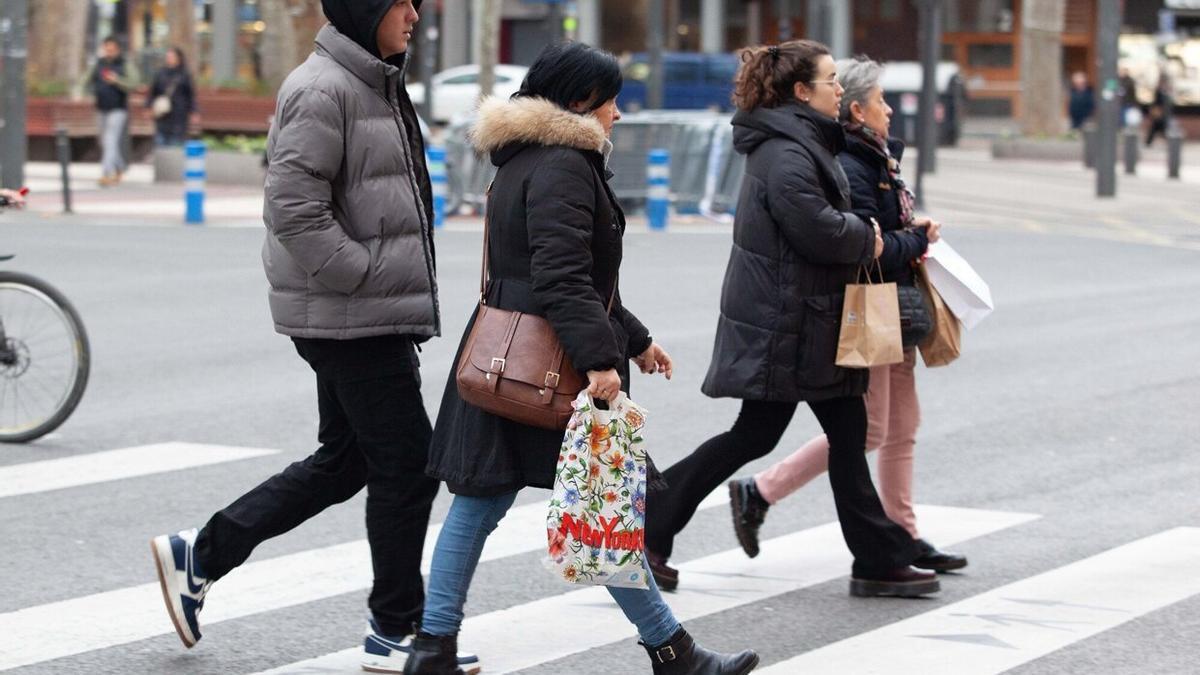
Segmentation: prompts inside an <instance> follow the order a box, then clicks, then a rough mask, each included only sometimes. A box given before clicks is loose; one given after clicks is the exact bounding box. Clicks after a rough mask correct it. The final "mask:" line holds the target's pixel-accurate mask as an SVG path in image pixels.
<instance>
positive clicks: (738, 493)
mask: <svg viewBox="0 0 1200 675" xmlns="http://www.w3.org/2000/svg"><path fill="white" fill-rule="evenodd" d="M729 508H730V509H731V510H732V511H733V532H734V534H736V535H737V540H738V543H739V544H741V545H742V550H743V551H745V552H746V555H748V556H750V557H751V558H753V557H755V556H757V555H758V528H760V527H762V524H763V520H765V519H766V517H767V509H769V508H771V505H770V504H768V503H767V500H765V499H763V498H762V495H760V494H759V493H758V486H757V485H756V484H755V483H754V479H753V478H742V479H740V480H731V481H729Z"/></svg>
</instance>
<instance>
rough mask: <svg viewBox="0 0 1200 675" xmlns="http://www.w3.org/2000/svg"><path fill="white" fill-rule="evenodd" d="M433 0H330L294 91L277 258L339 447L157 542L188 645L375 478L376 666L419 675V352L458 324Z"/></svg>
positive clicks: (279, 131) (281, 140) (275, 192)
mask: <svg viewBox="0 0 1200 675" xmlns="http://www.w3.org/2000/svg"><path fill="white" fill-rule="evenodd" d="M419 4H420V1H419V0H402V1H400V2H395V1H394V0H323V2H322V5H323V8H324V10H325V15H326V17H327V18H328V19H329V20H330V22H331V23H330V25H326V26H325V27H324V28H322V29H321V31H320V33H318V35H317V39H316V50H315V51H314V52H313V54H312V55H311V56H309V58H308V60H306V61H305V62H304V63H303V64H302V65H301V66H300V67H298V68H296V70H294V71H292V73H291V74H290V75H289V76H288V78H287V80H286V81H285V82H284V83H283V86H282V88H281V89H280V91H279V96H278V104H277V109H276V114H275V122H274V124H273V125H272V128H271V131H270V135H269V137H268V141H267V156H268V162H269V163H268V168H267V179H266V205H265V209H264V214H263V218H264V220H265V222H266V226H267V235H266V242H265V244H264V246H263V265H264V267H265V268H266V273H267V279H268V280H269V282H270V286H271V288H270V295H269V301H270V307H271V315H272V317H273V319H274V321H275V329H276V330H277V331H278V332H280V333H282V334H284V335H287V336H290V337H291V338H292V341H293V342H294V343H295V347H296V350H297V351H298V352H299V353H300V356H301V357H302V358H303V359H304V360H305V361H307V362H308V364H309V365H310V366H311V367H312V369H313V370H314V371H315V372H316V376H317V404H318V410H319V414H320V429H319V432H318V439H319V440H320V442H321V447H320V448H319V449H318V450H317V451H316V452H315V453H314V454H312V455H311V456H309V457H308V458H307V459H305V460H303V461H300V462H297V463H295V464H292V465H291V466H289V467H287V468H286V469H285V470H284V471H283V472H282V473H280V474H277V475H275V476H273V477H271V478H268V479H267V480H266V481H265V482H264V483H262V484H261V485H259V486H258V487H256V488H254V489H253V490H251V491H250V492H248V493H247V494H245V495H243V496H242V497H241V498H239V499H238V500H237V501H235V502H234V503H233V504H231V505H229V506H228V507H226V508H225V509H223V510H221V511H219V512H218V513H216V514H215V515H213V516H212V518H211V519H210V520H209V521H208V524H207V525H205V527H204V528H203V529H202V530H200V531H199V532H197V531H196V530H186V531H184V532H180V533H179V534H177V535H163V536H160V537H156V538H155V540H154V550H155V556H156V558H157V559H158V565H159V578H160V582H161V583H162V586H163V596H164V598H165V599H166V601H167V608H168V611H169V612H170V614H171V617H172V619H173V621H174V623H175V626H176V629H177V631H178V633H179V636H180V638H181V639H182V640H183V642H184V644H185V645H187V646H188V647H191V646H192V645H194V644H195V643H196V641H197V640H199V639H200V630H199V624H198V620H197V614H198V612H199V610H200V608H201V607H202V605H203V600H204V596H205V594H206V593H207V591H208V587H209V585H210V584H211V583H212V582H213V581H216V580H217V579H219V578H221V577H222V576H224V575H225V574H226V573H228V572H229V571H230V570H232V569H233V568H235V567H237V566H238V565H240V564H241V563H242V562H244V561H245V560H246V559H247V558H248V557H249V555H250V552H251V551H252V550H253V549H254V547H255V546H257V545H258V544H259V543H261V542H262V541H264V540H266V539H268V538H270V537H274V536H276V535H278V534H282V533H283V532H287V531H288V530H290V529H292V528H294V527H296V526H297V525H300V524H301V523H303V522H304V521H305V520H307V519H308V518H310V517H312V516H314V515H316V514H317V513H320V512H321V511H322V510H324V509H325V508H326V507H328V506H330V505H332V504H336V503H339V502H343V501H345V500H347V499H349V498H350V497H353V496H354V495H355V494H357V493H358V492H359V491H360V490H361V489H362V488H363V487H364V486H366V488H367V538H368V540H369V542H370V546H371V557H372V563H373V568H374V573H375V581H374V586H373V588H372V590H371V596H370V600H369V605H370V609H371V626H370V631H369V634H368V636H367V639H366V642H365V653H364V657H363V658H364V661H363V665H364V666H367V667H370V668H371V669H372V670H376V671H380V672H401V671H402V670H403V667H404V661H405V657H406V654H405V652H406V649H407V641H406V640H405V637H406V636H408V635H411V634H412V633H413V631H414V622H416V621H418V620H419V619H420V617H421V611H422V607H423V604H424V591H423V585H422V580H421V571H420V565H421V554H422V550H423V547H424V540H425V531H426V528H427V526H428V521H429V511H430V505H431V503H432V501H433V498H434V496H435V495H436V494H437V489H438V483H437V482H436V481H435V480H433V479H430V478H428V477H426V476H425V473H424V467H425V463H426V457H427V453H428V445H429V439H430V434H431V428H430V424H429V419H428V417H427V416H426V413H425V407H424V404H423V402H422V400H421V387H420V385H421V380H420V375H419V372H418V361H417V354H416V344H417V343H419V342H423V341H424V340H427V339H428V338H430V337H432V336H435V335H438V334H439V332H440V322H439V316H438V303H437V282H436V279H435V275H434V250H433V233H432V223H433V216H432V208H431V203H432V191H431V186H430V182H429V175H428V172H427V169H426V167H425V152H424V145H423V143H422V141H421V135H420V129H419V126H418V122H417V117H416V112H415V111H414V109H413V105H412V102H411V101H410V99H409V97H408V93H407V92H406V91H405V89H404V70H405V65H406V51H407V47H408V40H409V39H410V38H411V36H412V31H413V28H414V25H415V24H416V22H417V19H418V16H417V12H416V9H417V6H418V5H419ZM297 583H304V580H303V579H297ZM468 661H469V659H468ZM477 667H478V665H477V664H471V663H465V664H464V670H473V669H474V668H477Z"/></svg>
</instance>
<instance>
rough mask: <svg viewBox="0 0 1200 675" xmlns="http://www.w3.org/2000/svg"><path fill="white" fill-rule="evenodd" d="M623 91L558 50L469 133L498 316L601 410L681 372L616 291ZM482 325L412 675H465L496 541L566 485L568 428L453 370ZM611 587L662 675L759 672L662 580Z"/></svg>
mask: <svg viewBox="0 0 1200 675" xmlns="http://www.w3.org/2000/svg"><path fill="white" fill-rule="evenodd" d="M621 84H622V77H621V68H620V65H619V64H618V63H617V60H616V58H615V57H613V56H612V55H611V54H609V53H607V52H604V51H601V50H598V49H595V48H593V47H589V46H587V45H584V44H581V43H578V42H575V43H562V44H555V45H551V46H549V47H547V48H545V49H544V50H542V53H541V54H540V55H539V56H538V58H537V60H536V61H535V62H534V64H533V66H532V67H531V68H530V69H529V72H528V74H527V75H526V77H525V81H524V82H523V83H522V84H521V88H520V90H519V91H518V92H517V93H516V94H514V96H513V98H512V100H509V101H504V100H497V99H490V100H487V101H486V102H485V103H484V104H483V105H482V106H481V107H480V111H479V118H478V122H477V123H476V125H475V128H474V129H473V130H472V135H473V138H474V144H475V148H476V150H477V151H478V152H480V153H482V154H489V155H490V156H491V160H492V163H493V164H494V165H496V167H497V169H496V177H495V181H494V182H493V184H492V188H491V190H490V196H489V198H488V204H487V207H486V208H487V220H488V236H487V239H486V241H487V242H488V250H487V251H485V252H484V255H486V256H487V260H488V265H487V269H488V270H489V271H490V275H489V276H490V277H491V282H490V283H489V285H488V287H487V289H486V291H485V292H486V293H487V298H486V299H487V300H488V305H489V306H491V307H497V308H500V309H504V310H511V311H518V312H523V313H529V314H533V315H536V316H543V317H545V319H546V320H547V321H548V322H549V324H550V326H551V327H552V328H553V329H554V332H555V334H556V335H557V337H558V341H559V343H560V344H561V345H562V348H563V350H564V351H565V352H566V355H567V356H568V357H569V358H570V361H571V364H572V365H574V367H575V368H576V369H577V370H579V371H580V373H581V374H582V373H586V374H587V380H588V391H589V392H590V393H591V395H592V396H594V397H595V398H598V399H601V400H604V401H611V400H614V399H615V398H616V397H617V396H618V394H619V393H620V392H621V391H628V390H629V361H630V360H633V361H634V362H635V363H636V364H637V365H638V367H639V368H640V369H641V371H642V372H644V373H655V372H658V373H663V374H665V375H666V376H667V377H670V375H671V368H672V365H671V357H670V356H668V355H667V353H666V352H665V351H663V349H662V348H661V347H660V346H658V344H657V343H656V342H655V341H654V340H653V338H651V337H650V331H649V330H647V329H646V327H645V326H644V325H643V324H642V322H641V321H639V320H638V318H637V317H636V316H634V314H633V313H632V312H631V311H630V310H629V309H628V308H627V307H626V306H625V304H624V302H623V301H622V298H621V294H620V293H619V292H618V290H617V279H618V277H619V271H620V268H621V259H622V255H623V244H622V239H623V237H624V234H625V216H624V215H623V213H622V211H621V206H620V204H619V203H618V202H617V199H616V195H615V194H614V193H613V190H612V188H611V187H610V186H609V184H608V180H609V178H610V176H611V174H610V173H609V171H608V167H607V157H608V155H609V153H610V152H611V151H612V143H611V142H610V141H609V135H610V134H611V133H612V126H613V123H615V122H616V121H617V120H619V119H620V118H621V113H620V112H619V110H618V109H617V94H618V93H620V91H621ZM610 298H611V301H610ZM610 302H611V305H610ZM610 306H611V312H610V311H609V308H610ZM476 319H477V316H472V318H471V320H470V322H469V323H468V325H467V327H466V329H465V330H464V331H463V338H462V342H461V343H460V345H459V352H458V355H457V356H455V359H454V361H453V362H452V365H451V369H450V376H449V379H448V381H447V383H446V389H445V393H444V394H443V395H442V404H441V408H440V409H439V411H438V419H437V425H436V428H435V430H434V434H433V445H432V447H431V449H430V453H429V454H430V461H429V473H430V475H432V476H434V477H436V478H439V479H442V480H444V481H446V485H447V487H449V489H450V491H451V492H453V493H454V501H453V502H452V503H451V505H450V512H449V513H448V514H447V515H446V520H445V522H443V523H442V530H441V533H440V534H439V535H438V541H437V547H436V548H435V549H434V552H433V561H432V564H431V566H430V575H429V601H428V602H427V603H426V605H425V615H424V617H423V618H422V620H421V632H420V633H419V634H418V636H417V639H416V642H415V651H414V654H413V656H412V658H411V659H410V660H409V663H408V667H407V668H405V670H404V672H405V673H407V674H409V675H453V674H454V673H458V672H461V671H458V670H456V669H455V663H454V654H455V651H456V649H457V639H458V632H459V629H460V628H461V626H462V621H463V605H464V604H465V603H466V601H467V592H468V590H469V588H470V584H471V576H472V575H473V574H474V572H475V568H476V566H477V565H478V564H479V557H480V555H481V554H482V552H483V547H484V544H485V543H486V541H487V537H488V535H490V534H491V533H492V532H493V531H494V530H495V529H496V526H497V524H498V523H499V522H500V519H501V518H503V517H504V514H505V513H507V512H508V510H509V508H511V507H512V505H513V502H514V501H515V500H516V498H517V493H518V492H519V491H520V490H521V489H522V488H524V487H527V486H530V487H542V488H550V487H552V486H553V484H554V475H555V467H556V464H557V461H558V455H559V449H560V447H561V445H562V438H563V431H564V430H562V429H559V430H553V429H540V428H535V427H532V426H528V425H524V424H521V423H519V422H515V421H513V420H509V419H506V418H503V417H500V416H497V415H493V414H491V413H489V412H486V411H484V410H482V409H481V408H478V407H475V406H473V405H471V404H469V403H467V402H465V401H464V400H463V399H462V398H461V397H460V396H459V392H458V387H457V385H456V381H455V380H456V378H455V371H456V367H457V364H458V361H459V358H461V356H462V351H463V349H464V347H465V345H466V342H467V338H468V336H469V335H470V334H471V330H472V327H473V326H474V323H475V321H476ZM519 346H520V345H514V347H513V348H514V350H516V349H517V348H519ZM607 589H608V592H609V593H610V594H611V595H612V597H613V599H614V600H615V601H616V602H617V604H618V605H620V607H621V610H622V611H623V612H624V613H625V616H626V618H628V619H629V622H630V623H632V624H634V625H635V626H637V630H638V635H639V636H640V638H641V641H642V643H643V645H644V646H645V647H646V650H647V651H648V652H649V655H650V659H651V663H652V667H653V671H654V672H655V673H662V674H664V675H667V674H676V673H678V674H683V673H706V674H710V675H722V674H729V675H734V674H742V673H747V672H749V671H751V670H753V669H754V666H755V665H756V664H757V663H758V656H757V655H756V654H754V652H750V651H745V652H741V653H739V654H718V653H715V652H711V651H708V650H706V649H704V648H703V647H700V646H699V645H697V644H696V643H695V642H694V641H693V640H692V638H691V636H690V635H689V634H688V632H687V631H686V630H684V628H683V627H682V626H681V625H680V624H679V621H678V620H677V619H676V618H675V616H674V614H673V613H672V612H671V608H670V607H668V606H667V604H666V603H665V602H664V601H663V598H662V595H661V594H660V593H659V590H658V588H657V587H656V586H655V585H654V582H653V580H651V581H650V584H649V589H647V590H642V589H635V588H616V587H613V586H608V587H607ZM563 620H564V621H570V620H572V619H571V617H567V616H564V617H563ZM513 630H516V631H520V630H521V626H520V625H514V626H513ZM580 630H584V631H586V630H587V627H586V626H580Z"/></svg>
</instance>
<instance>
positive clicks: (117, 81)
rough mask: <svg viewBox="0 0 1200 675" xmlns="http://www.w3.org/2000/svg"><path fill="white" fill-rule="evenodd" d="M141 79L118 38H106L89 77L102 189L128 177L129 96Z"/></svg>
mask: <svg viewBox="0 0 1200 675" xmlns="http://www.w3.org/2000/svg"><path fill="white" fill-rule="evenodd" d="M139 79H140V78H139V75H138V72H137V68H136V67H135V66H134V65H133V62H132V61H127V60H126V59H125V55H124V54H123V53H122V51H121V43H120V42H118V41H117V39H116V38H115V37H107V38H104V42H102V43H101V45H100V59H99V60H98V61H96V67H95V68H93V69H92V72H91V74H90V76H89V88H90V89H91V92H92V94H93V95H94V96H95V98H96V133H97V140H98V141H99V143H100V185H101V187H109V186H112V185H116V184H117V183H120V182H121V177H122V176H123V175H124V174H125V167H126V165H127V163H126V161H125V152H124V147H123V146H124V140H125V129H126V126H127V125H128V124H129V94H130V92H132V91H133V90H134V89H136V88H137V86H138V80H139Z"/></svg>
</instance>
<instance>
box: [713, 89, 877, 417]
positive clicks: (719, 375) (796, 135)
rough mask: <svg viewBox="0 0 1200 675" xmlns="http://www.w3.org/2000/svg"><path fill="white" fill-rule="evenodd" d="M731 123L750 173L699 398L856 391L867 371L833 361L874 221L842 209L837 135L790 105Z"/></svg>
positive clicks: (804, 396)
mask: <svg viewBox="0 0 1200 675" xmlns="http://www.w3.org/2000/svg"><path fill="white" fill-rule="evenodd" d="M733 125H734V130H733V139H734V147H735V149H736V150H737V151H738V152H740V153H742V154H744V155H746V177H745V179H744V181H743V182H742V190H741V194H740V195H739V197H738V205H737V215H736V218H735V221H734V228H733V249H732V251H731V252H730V254H729V264H728V267H727V268H726V271H725V282H724V287H723V288H722V291H721V316H720V319H719V321H718V323H717V337H716V343H715V344H714V345H713V357H712V363H711V365H710V366H709V370H708V376H707V377H706V378H705V380H704V385H703V391H704V393H705V394H707V395H709V396H712V397H733V398H739V399H748V400H760V401H816V400H822V399H829V398H836V397H841V396H856V395H861V394H863V393H864V392H865V391H866V387H867V372H866V370H851V369H847V368H840V367H838V366H835V365H834V358H835V356H836V352H837V339H838V326H839V323H840V320H841V313H842V304H843V299H844V296H845V286H846V284H847V283H850V282H852V281H853V280H854V278H855V275H856V273H857V271H858V269H859V266H860V265H863V264H865V263H867V262H868V261H870V260H871V259H872V257H873V254H874V247H875V235H874V231H873V229H872V227H871V225H870V224H869V223H866V222H864V221H863V220H862V219H861V218H859V217H858V216H856V215H854V214H853V213H851V212H850V190H849V186H848V184H847V180H846V174H845V172H843V170H842V167H841V165H840V164H838V161H837V159H836V157H835V156H836V155H837V153H839V152H841V151H842V150H843V149H844V148H845V143H846V139H845V134H844V132H843V131H842V128H841V126H840V125H839V124H838V123H837V122H836V121H835V120H833V119H830V118H827V117H824V116H823V115H821V114H820V113H817V112H815V111H814V110H812V109H811V108H810V107H808V106H804V105H800V104H799V103H796V102H792V103H788V104H784V105H782V106H779V107H776V108H757V109H754V110H751V111H739V112H737V113H736V114H735V115H734V117H733Z"/></svg>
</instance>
